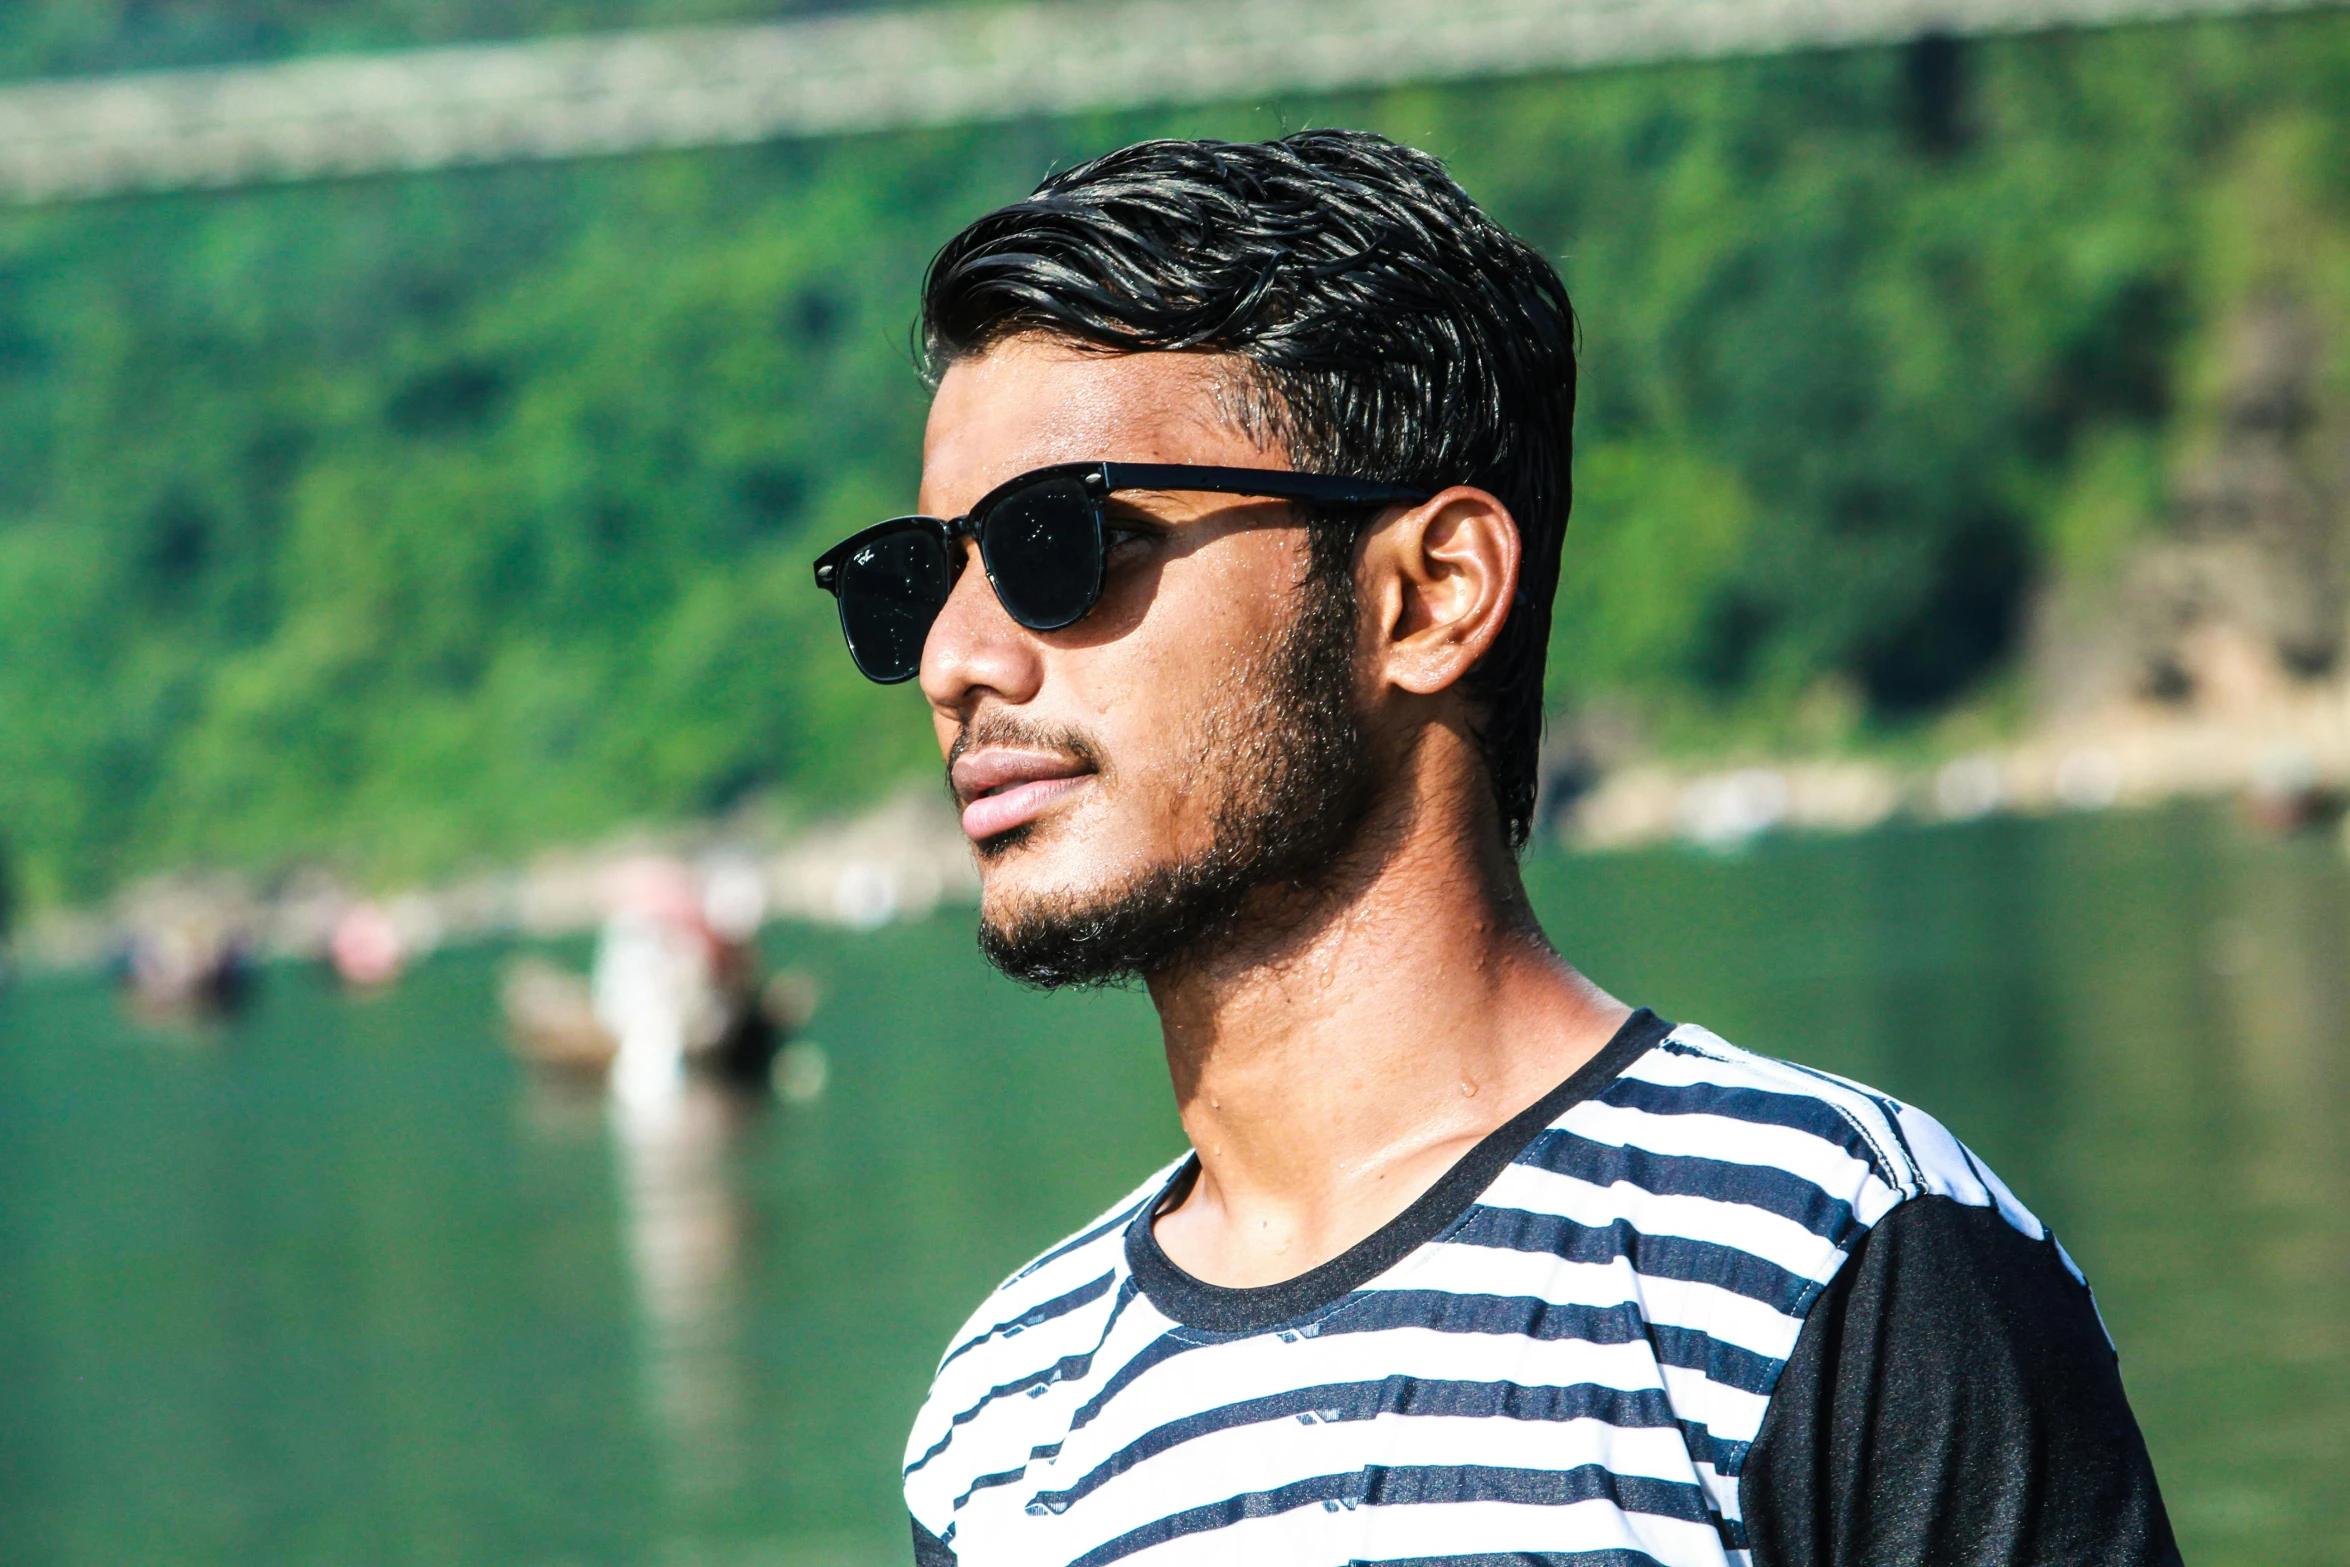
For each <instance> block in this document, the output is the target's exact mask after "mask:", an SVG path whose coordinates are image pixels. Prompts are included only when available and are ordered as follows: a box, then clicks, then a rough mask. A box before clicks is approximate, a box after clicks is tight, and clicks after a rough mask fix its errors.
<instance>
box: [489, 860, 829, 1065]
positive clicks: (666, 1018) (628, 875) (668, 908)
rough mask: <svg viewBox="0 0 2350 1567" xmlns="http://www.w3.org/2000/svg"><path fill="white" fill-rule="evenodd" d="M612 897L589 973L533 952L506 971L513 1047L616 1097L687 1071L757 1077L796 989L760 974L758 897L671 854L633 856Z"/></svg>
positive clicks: (799, 1004) (796, 1014)
mask: <svg viewBox="0 0 2350 1567" xmlns="http://www.w3.org/2000/svg"><path fill="white" fill-rule="evenodd" d="M612 905H613V907H612V912H611V914H610V916H609V917H608V918H607V919H606V920H605V922H604V925H603V929H602V931H601V933H600V934H599V935H598V937H597V941H596V956H595V964H594V968H593V971H592V972H591V973H590V974H588V975H580V974H576V973H572V972H570V971H568V970H565V969H562V968H559V967H557V966H556V965H554V964H552V963H549V962H547V961H546V960H545V959H543V958H522V959H518V960H517V961H516V962H515V963H513V964H512V965H511V966H510V967H509V968H508V969H507V972H506V976H505V981H504V984H503V986H502V988H501V991H500V1001H501V1003H502V1005H503V1008H504V1011H505V1014H506V1023H507V1030H508V1038H509V1040H510V1041H511V1043H512V1045H513V1048H514V1050H515V1052H516V1053H517V1054H518V1055H520V1056H521V1057H522V1058H523V1059H524V1060H526V1061H528V1062H530V1063H531V1064H532V1065H533V1066H536V1067H540V1068H543V1069H545V1070H548V1071H550V1072H556V1073H561V1074H565V1075H572V1076H589V1077H598V1078H605V1079H608V1080H609V1081H610V1082H611V1084H612V1087H613V1089H614V1091H615V1092H616V1093H618V1094H620V1095H622V1096H623V1097H627V1098H644V1097H658V1096H660V1095H662V1094H664V1093H667V1092H669V1091H670V1090H671V1089H673V1088H674V1086H675V1085H676V1084H678V1083H680V1082H682V1081H683V1080H684V1078H685V1077H686V1076H687V1075H688V1074H692V1075H694V1076H697V1077H703V1078H709V1079H715V1080H718V1081H722V1082H728V1083H735V1084H741V1085H753V1084H758V1085H763V1084H765V1082H766V1081H767V1077H768V1073H769V1071H770V1069H771V1067H772V1066H773V1064H774V1061H775V1057H776V1053H777V1051H778V1050H780V1049H781V1048H782V1045H783V1042H784V1038H785V1036H786V1034H787V1033H788V1032H789V1031H790V1030H792V1029H793V1028H795V1027H797V1026H798V1025H799V1023H800V1022H801V1021H802V1020H804V1018H805V1016H806V1013H807V1011H808V1005H807V1002H808V990H807V986H806V984H805V983H804V982H803V981H799V980H797V979H795V978H792V977H789V976H786V977H783V978H780V979H778V980H776V981H773V982H766V981H765V980H764V977H763V975H762V973H761V970H760V963H759V956H758V950H757V947H756V946H755V944H754V940H753V938H754V937H755V935H756V933H757V929H758V924H759V920H760V917H761V916H762V915H763V913H764V905H763V903H762V904H759V905H758V906H756V907H753V906H751V905H750V904H749V903H748V902H747V901H746V899H745V897H744V892H743V888H742V886H741V885H740V883H739V881H730V880H729V879H727V878H726V877H724V876H723V875H720V874H714V875H713V876H712V877H711V878H710V886H709V887H708V888H706V889H705V888H703V887H702V886H700V885H699V884H698V883H697V880H696V878H695V877H694V876H693V874H692V872H690V871H689V870H688V869H687V868H686V867H685V866H683V865H681V864H678V863H677V862H675V861H669V860H642V861H636V862H632V863H631V864H630V865H628V866H625V867H623V868H622V870H621V871H620V873H619V874H618V875H617V876H616V877H615V889H614V893H613V896H612ZM714 915H715V916H719V917H715V918H714V917H713V916H714Z"/></svg>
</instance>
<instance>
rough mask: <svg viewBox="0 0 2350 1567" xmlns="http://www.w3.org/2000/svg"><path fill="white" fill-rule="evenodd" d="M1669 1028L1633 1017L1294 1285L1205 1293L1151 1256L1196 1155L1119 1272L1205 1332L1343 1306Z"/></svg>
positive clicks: (1158, 1253)
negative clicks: (1163, 1216) (1158, 1223)
mask: <svg viewBox="0 0 2350 1567" xmlns="http://www.w3.org/2000/svg"><path fill="white" fill-rule="evenodd" d="M1672 1029H1673V1025H1672V1024H1670V1023H1667V1022H1665V1021H1664V1020H1663V1019H1662V1018H1660V1017H1658V1016H1657V1015H1656V1014H1655V1013H1653V1012H1651V1011H1649V1010H1648V1009H1647V1008H1645V1007H1643V1008H1642V1009H1641V1010H1639V1011H1637V1012H1635V1013H1633V1014H1632V1015H1631V1016H1630V1017H1629V1018H1626V1019H1625V1020H1624V1025H1623V1027H1621V1028H1619V1029H1617V1030H1616V1033H1615V1037H1614V1038H1612V1039H1610V1040H1609V1041H1608V1042H1607V1044H1606V1046H1605V1047H1604V1048H1602V1049H1601V1050H1600V1052H1599V1054H1597V1055H1595V1056H1593V1057H1592V1058H1591V1059H1590V1060H1589V1061H1586V1062H1584V1063H1583V1065H1582V1066H1581V1067H1579V1068H1577V1069H1576V1071H1575V1072H1574V1074H1573V1075H1572V1076H1570V1077H1568V1079H1567V1080H1566V1081H1565V1082H1563V1083H1561V1084H1559V1085H1558V1087H1556V1088H1554V1089H1552V1090H1551V1091H1550V1092H1549V1093H1547V1094H1545V1095H1543V1096H1542V1097H1541V1098H1540V1099H1538V1100H1536V1101H1535V1102H1534V1103H1533V1104H1531V1105H1528V1106H1527V1107H1526V1108H1525V1109H1524V1110H1522V1111H1520V1112H1519V1113H1518V1114H1516V1115H1515V1116H1512V1117H1511V1118H1510V1119H1509V1121H1508V1122H1507V1123H1505V1124H1504V1125H1502V1126H1501V1127H1500V1128H1498V1129H1497V1130H1495V1131H1493V1132H1491V1133H1489V1134H1487V1135H1486V1137H1485V1138H1484V1140H1483V1141H1481V1142H1479V1143H1478V1144H1477V1146H1476V1147H1474V1148H1472V1149H1470V1150H1469V1151H1468V1152H1467V1153H1465V1154H1463V1155H1461V1158H1460V1161H1459V1162H1458V1163H1456V1164H1455V1165H1454V1166H1453V1167H1452V1168H1451V1169H1450V1170H1447V1171H1446V1172H1445V1173H1444V1174H1443V1176H1441V1177H1440V1178H1439V1179H1438V1180H1437V1182H1436V1184H1435V1185H1433V1186H1431V1187H1429V1188H1428V1190H1427V1191H1425V1192H1423V1193H1421V1194H1420V1197H1419V1199H1418V1200H1417V1201H1415V1202H1414V1203H1413V1204H1412V1205H1411V1206H1410V1207H1409V1208H1406V1209H1405V1210H1404V1211H1403V1212H1402V1213H1400V1214H1398V1215H1397V1216H1396V1217H1395V1218H1393V1219H1391V1220H1389V1221H1388V1223H1387V1224H1386V1225H1385V1226H1383V1227H1382V1228H1380V1229H1379V1230H1378V1231H1377V1232H1375V1233H1374V1234H1372V1235H1371V1236H1369V1237H1368V1238H1367V1239H1365V1240H1363V1241H1361V1242H1359V1243H1357V1244H1356V1245H1354V1246H1352V1247H1350V1248H1349V1249H1348V1250H1346V1251H1344V1252H1342V1253H1340V1254H1339V1255H1338V1256H1336V1257H1333V1258H1332V1259H1331V1260H1330V1261H1328V1262H1325V1263H1323V1264H1322V1265H1321V1266H1320V1267H1318V1268H1314V1269H1311V1270H1309V1271H1307V1272H1305V1273H1301V1274H1299V1275H1298V1276H1297V1277H1296V1278H1294V1279H1288V1280H1285V1281H1284V1282H1282V1283H1279V1284H1268V1285H1265V1286H1263V1287H1262V1288H1258V1289H1232V1288H1228V1287H1226V1286H1224V1285H1220V1284H1209V1283H1207V1282H1205V1281H1204V1280H1200V1279H1195V1278H1193V1277H1192V1276H1191V1275H1190V1274H1188V1273H1186V1272H1184V1271H1183V1270H1182V1269H1181V1268H1179V1267H1177V1266H1176V1265H1175V1264H1174V1263H1173V1262H1172V1261H1170V1260H1169V1259H1168V1257H1167V1254H1166V1253H1165V1252H1164V1251H1162V1250H1160V1249H1159V1242H1158V1238H1157V1237H1156V1236H1155V1235H1153V1234H1152V1233H1151V1216H1152V1215H1155V1214H1158V1213H1160V1212H1163V1211H1164V1210H1166V1209H1168V1208H1171V1207H1174V1206H1177V1205H1178V1204H1180V1203H1181V1202H1182V1201H1183V1199H1184V1198H1185V1197H1186V1196H1188V1195H1189V1194H1190V1191H1191V1185H1192V1182H1193V1181H1194V1180H1196V1179H1198V1176H1199V1158H1198V1156H1197V1155H1196V1154H1195V1155H1193V1156H1192V1157H1191V1158H1189V1159H1186V1160H1184V1161H1183V1165H1182V1167H1181V1168H1180V1169H1178V1170H1177V1171H1176V1172H1175V1174H1174V1175H1173V1176H1172V1177H1171V1178H1170V1179H1169V1180H1168V1182H1167V1185H1166V1188H1165V1189H1164V1190H1163V1191H1162V1192H1161V1193H1160V1194H1159V1196H1158V1198H1157V1199H1156V1200H1154V1201H1152V1202H1151V1203H1149V1204H1147V1205H1145V1206H1144V1208H1143V1209H1142V1212H1141V1215H1140V1216H1139V1217H1137V1218H1136V1219H1135V1220H1134V1222H1132V1223H1130V1224H1129V1225H1127V1227H1126V1261H1127V1265H1128V1266H1129V1267H1131V1268H1132V1269H1133V1270H1134V1276H1135V1278H1136V1279H1138V1280H1139V1281H1140V1282H1141V1284H1142V1288H1143V1293H1145V1294H1146V1295H1148V1296H1149V1297H1150V1302H1151V1304H1152V1305H1154V1306H1156V1307H1158V1308H1159V1310H1160V1311H1162V1312H1164V1313H1166V1315H1167V1316H1168V1317H1170V1318H1171V1319H1173V1320H1174V1321H1176V1322H1179V1323H1182V1324H1184V1325H1185V1326H1187V1327H1192V1328H1198V1329H1204V1330H1205V1331H1208V1332H1211V1333H1231V1334H1242V1333H1254V1332H1257V1331H1260V1330H1262V1329H1265V1328H1269V1327H1274V1326H1277V1325H1278V1324H1280V1323H1284V1322H1290V1321H1294V1320H1295V1319H1297V1318H1299V1317H1304V1316H1310V1315H1312V1314H1313V1313H1315V1312H1317V1311H1320V1310H1322V1309H1323V1308H1325V1307H1327V1306H1330V1305H1333V1304H1335V1303H1336V1302H1338V1301H1340V1300H1343V1299H1345V1298H1346V1296H1347V1295H1348V1293H1349V1292H1351V1291H1353V1290H1356V1289H1359V1288H1361V1287H1362V1286H1363V1285H1364V1284H1367V1283H1369V1282H1370V1281H1371V1280H1372V1279H1375V1278H1377V1277H1378V1276H1379V1275H1380V1274H1382V1273H1384V1272H1386V1271H1387V1270H1388V1269H1389V1268H1391V1267H1393V1266H1395V1265H1396V1264H1397V1263H1398V1262H1401V1261H1402V1260H1403V1259H1404V1258H1405V1257H1407V1256H1409V1255H1410V1254H1411V1253H1412V1252H1413V1251H1415V1250H1417V1249H1418V1248H1419V1247H1420V1246H1422V1245H1423V1244H1425V1243H1426V1242H1428V1241H1430V1240H1432V1239H1434V1238H1435V1237H1436V1236H1437V1235H1438V1234H1439V1233H1441V1232H1442V1231H1443V1230H1444V1229H1445V1228H1446V1227H1447V1226H1448V1225H1450V1224H1451V1223H1452V1222H1453V1221H1454V1220H1455V1219H1458V1218H1459V1217H1460V1216H1461V1215H1462V1214H1463V1213H1465V1212H1467V1211H1468V1209H1469V1207H1470V1205H1471V1204H1473V1203H1474V1202H1475V1201H1476V1200H1477V1196H1478V1194H1479V1193H1480V1192H1482V1191H1484V1190H1485V1188H1486V1187H1488V1186H1491V1185H1492V1184H1493V1181H1494V1178H1495V1177H1496V1176H1498V1175H1500V1174H1501V1172H1502V1171H1503V1170H1504V1169H1506V1168H1508V1166H1509V1164H1510V1162H1511V1161H1512V1160H1514V1159H1516V1158H1517V1157H1518V1155H1519V1154H1521V1153H1523V1152H1524V1151H1525V1149H1526V1145H1527V1144H1528V1143H1530V1142H1532V1141H1533V1140H1534V1138H1535V1135H1536V1134H1537V1133H1539V1132H1540V1131H1541V1130H1542V1129H1543V1128H1544V1127H1546V1126H1548V1125H1550V1123H1551V1122H1553V1121H1555V1120H1557V1119H1558V1118H1559V1117H1560V1116H1561V1115H1564V1114H1565V1113H1566V1112H1567V1109H1568V1108H1569V1107H1570V1106H1572V1105H1576V1104H1580V1103H1581V1102H1582V1101H1584V1100H1585V1099H1589V1098H1591V1097H1592V1096H1594V1095H1595V1094H1597V1093H1598V1092H1599V1091H1600V1090H1601V1089H1603V1088H1605V1087H1606V1086H1607V1085H1608V1084H1609V1083H1610V1082H1612V1081H1614V1080H1615V1079H1617V1078H1618V1077H1619V1076H1620V1074H1621V1073H1622V1072H1623V1070H1624V1069H1625V1068H1626V1067H1628V1066H1630V1065H1631V1064H1632V1063H1633V1062H1634V1061H1637V1060H1638V1059H1640V1057H1642V1056H1644V1055H1646V1054H1647V1053H1648V1052H1649V1051H1650V1050H1652V1049H1654V1048H1655V1047H1656V1045H1657V1044H1658V1042H1659V1041H1661V1040H1662V1039H1663V1038H1664V1037H1665V1036H1666V1035H1667V1034H1669V1033H1671V1032H1672Z"/></svg>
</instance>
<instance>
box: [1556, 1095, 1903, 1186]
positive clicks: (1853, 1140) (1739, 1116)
mask: <svg viewBox="0 0 2350 1567" xmlns="http://www.w3.org/2000/svg"><path fill="white" fill-rule="evenodd" d="M1598 1097H1599V1098H1600V1099H1601V1100H1602V1101H1604V1102H1605V1103H1608V1104H1611V1105H1620V1106H1622V1107H1623V1108H1625V1109H1627V1110H1645V1111H1647V1112H1648V1113H1649V1114H1650V1115H1718V1116H1721V1117H1723V1118H1725V1119H1727V1120H1732V1121H1746V1122H1749V1123H1751V1124H1753V1125H1757V1126H1781V1127H1785V1128H1787V1129H1788V1130H1789V1131H1795V1132H1808V1133H1810V1134H1811V1135H1812V1136H1814V1137H1817V1138H1818V1139H1820V1140H1821V1141H1822V1142H1826V1143H1833V1144H1835V1145H1836V1146H1837V1147H1838V1148H1841V1149H1843V1150H1844V1151H1845V1152H1846V1153H1849V1154H1853V1155H1855V1156H1858V1157H1860V1158H1862V1159H1864V1160H1866V1161H1867V1162H1868V1163H1869V1164H1870V1167H1871V1168H1876V1166H1875V1162H1874V1161H1873V1160H1868V1159H1867V1156H1868V1153H1869V1152H1870V1151H1871V1147H1872V1145H1871V1144H1870V1143H1869V1141H1868V1140H1867V1139H1866V1138H1865V1137H1863V1136H1862V1135H1861V1133H1860V1130H1859V1129H1858V1128H1857V1127H1855V1126H1854V1125H1853V1124H1852V1122H1851V1120H1850V1119H1849V1118H1847V1117H1846V1116H1845V1114H1844V1113H1843V1112H1842V1111H1840V1110H1838V1109H1837V1108H1836V1107H1835V1106H1834V1105H1832V1104H1830V1103H1828V1101H1826V1100H1825V1099H1819V1098H1815V1097H1813V1096H1812V1095H1810V1094H1786V1093H1779V1092H1776V1091H1774V1090H1772V1089H1768V1088H1730V1087H1726V1086H1724V1085H1722V1084H1720V1083H1689V1084H1680V1083H1650V1082H1645V1081H1643V1080H1641V1079H1639V1078H1636V1077H1626V1078H1620V1079H1618V1080H1617V1081H1616V1082H1614V1083H1611V1084H1609V1085H1608V1089H1607V1092H1605V1093H1603V1094H1601V1095H1599V1096H1598ZM1856 1145H1857V1146H1856ZM1880 1173H1882V1172H1880ZM1885 1184H1886V1185H1888V1186H1897V1185H1898V1184H1899V1183H1897V1182H1895V1181H1891V1180H1888V1181H1887V1182H1886V1183H1885Z"/></svg>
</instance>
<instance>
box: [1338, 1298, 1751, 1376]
mask: <svg viewBox="0 0 2350 1567" xmlns="http://www.w3.org/2000/svg"><path fill="white" fill-rule="evenodd" d="M1314 1326H1315V1331H1316V1334H1317V1336H1322V1337H1327V1336H1330V1335H1333V1334H1338V1333H1384V1332H1388V1331H1390V1330H1392V1329H1396V1328H1424V1329H1428V1330H1430V1331H1433V1332H1437V1333H1489V1334H1495V1335H1500V1336H1507V1337H1512V1338H1527V1339H1534V1340H1537V1341H1540V1342H1544V1343H1563V1342H1581V1343H1586V1344H1629V1343H1631V1342H1632V1341H1633V1340H1635V1339H1639V1338H1646V1339H1647V1340H1648V1341H1649V1343H1650V1344H1651V1346H1652V1347H1653V1348H1654V1350H1655V1353H1656V1358H1657V1359H1658V1360H1659V1361H1661V1362H1662V1363H1664V1364H1665V1365H1668V1366H1678V1367H1680V1368H1681V1369H1683V1370H1686V1371H1698V1372H1703V1373H1704V1374H1705V1376H1706V1377H1707V1378H1708V1379H1709V1380H1711V1381H1714V1382H1719V1383H1721V1384H1722V1385H1723V1386H1725V1387H1734V1388H1737V1389H1739V1390H1740V1391H1741V1392H1747V1393H1756V1394H1760V1395H1763V1396H1766V1397H1767V1396H1768V1395H1769V1393H1770V1391H1771V1389H1772V1388H1773V1387H1775V1386H1776V1385H1777V1384H1778V1379H1779V1369H1780V1367H1781V1366H1782V1365H1783V1364H1784V1362H1782V1361H1780V1360H1778V1359H1776V1358H1774V1357H1773V1356H1770V1355H1766V1354H1763V1353H1761V1352H1760V1351H1757V1350H1751V1349H1742V1348H1740V1347H1739V1346H1738V1345H1736V1344H1724V1343H1721V1342H1720V1341H1718V1340H1716V1339H1714V1338H1712V1337H1710V1336H1709V1335H1707V1334H1705V1333H1702V1332H1700V1331H1698V1330H1697V1329H1695V1328H1680V1327H1667V1326H1663V1325H1661V1324H1658V1323H1654V1322H1650V1321H1649V1320H1648V1319H1647V1317H1646V1316H1645V1315H1644V1314H1643V1313H1642V1311H1641V1309H1640V1305H1639V1303H1638V1302H1637V1301H1619V1302H1617V1303H1615V1304H1613V1305H1608V1306H1587V1305H1578V1304H1571V1303H1562V1302H1559V1301H1554V1300H1541V1299H1538V1298H1536V1297H1534V1296H1531V1295H1456V1294H1453V1293H1452V1292H1450V1291H1448V1290H1364V1291H1363V1292H1362V1293H1361V1294H1359V1295H1357V1296H1356V1297H1355V1298H1354V1300H1353V1301H1352V1302H1350V1303H1349V1304H1348V1305H1347V1307H1346V1309H1345V1310H1344V1311H1338V1312H1333V1313H1331V1314H1330V1315H1329V1316H1327V1317H1325V1318H1323V1319H1322V1320H1321V1321H1320V1322H1318V1323H1316V1324H1315V1325H1314Z"/></svg>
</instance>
